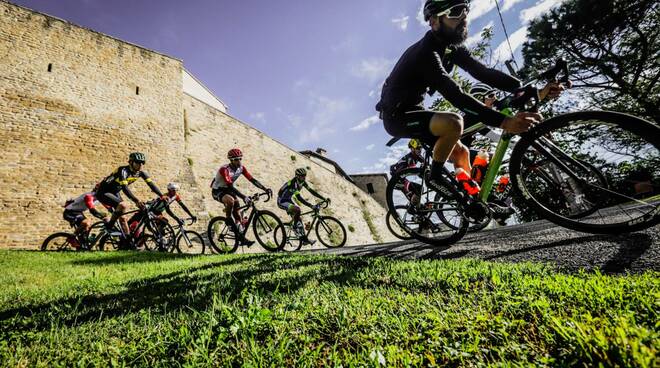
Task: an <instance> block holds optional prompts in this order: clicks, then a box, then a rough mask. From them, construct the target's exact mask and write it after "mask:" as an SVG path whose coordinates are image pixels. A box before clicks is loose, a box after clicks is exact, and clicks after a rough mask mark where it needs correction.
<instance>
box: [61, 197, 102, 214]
mask: <svg viewBox="0 0 660 368" xmlns="http://www.w3.org/2000/svg"><path fill="white" fill-rule="evenodd" d="M97 204H99V202H98V201H97V200H96V198H95V197H94V192H88V193H85V194H82V195H80V196H78V197H76V198H74V199H72V200H69V201H67V202H66V205H65V206H64V209H65V210H67V211H74V212H83V211H87V210H91V209H94V206H95V205H97Z"/></svg>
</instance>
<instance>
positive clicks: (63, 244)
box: [41, 233, 77, 252]
mask: <svg viewBox="0 0 660 368" xmlns="http://www.w3.org/2000/svg"><path fill="white" fill-rule="evenodd" d="M76 243H77V240H76V237H75V235H73V234H70V233H55V234H52V235H51V236H49V237H47V238H46V240H44V242H43V243H42V244H41V250H43V251H60V252H61V251H65V250H73V249H74V246H73V244H76Z"/></svg>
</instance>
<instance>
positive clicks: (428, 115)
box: [376, 0, 563, 194]
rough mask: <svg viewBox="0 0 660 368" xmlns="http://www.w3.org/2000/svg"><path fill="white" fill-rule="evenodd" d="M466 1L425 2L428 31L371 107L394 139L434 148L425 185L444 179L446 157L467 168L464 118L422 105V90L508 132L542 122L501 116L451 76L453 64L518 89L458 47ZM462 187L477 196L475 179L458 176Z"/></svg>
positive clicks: (524, 115) (551, 89)
mask: <svg viewBox="0 0 660 368" xmlns="http://www.w3.org/2000/svg"><path fill="white" fill-rule="evenodd" d="M469 11H470V9H469V2H468V1H466V0H426V1H425V3H424V8H423V12H424V19H425V21H427V22H429V26H430V27H431V30H429V31H428V32H427V33H426V35H425V36H424V37H423V38H422V39H421V40H420V41H418V42H417V43H415V44H414V45H412V46H411V47H410V48H408V49H407V50H406V51H405V52H404V54H403V55H402V57H401V59H400V60H399V61H398V62H397V64H396V65H395V66H394V69H393V70H392V73H391V74H390V76H389V77H388V78H387V80H386V81H385V84H384V85H383V89H382V93H381V99H380V101H379V102H378V104H377V105H376V110H378V111H379V112H380V117H381V119H382V120H383V124H384V127H385V130H386V131H387V132H388V133H389V134H390V135H392V136H394V137H409V138H418V139H420V140H422V141H423V142H425V143H427V144H429V145H431V146H432V147H433V156H432V157H433V160H432V161H433V162H432V164H431V178H430V180H429V184H430V185H431V186H434V187H437V184H436V183H437V182H439V181H443V178H442V175H441V173H442V167H443V165H444V163H445V161H446V160H447V159H449V160H450V161H451V162H452V163H453V164H454V166H456V167H457V168H461V169H463V170H465V172H466V173H469V172H470V169H471V168H470V161H469V151H468V149H467V147H465V145H463V144H462V143H460V142H459V138H460V136H461V133H462V131H463V118H462V117H461V116H460V115H458V114H455V113H452V112H436V111H427V110H425V109H424V106H423V101H424V93H427V92H428V93H429V95H432V94H433V93H435V92H436V91H437V92H440V93H441V94H442V95H443V97H444V98H446V99H447V100H448V101H449V102H450V103H451V104H452V105H454V106H455V107H457V108H458V109H459V110H461V111H463V112H464V113H465V114H466V115H467V116H471V117H475V118H476V119H478V121H482V122H484V123H485V124H487V125H489V126H495V127H500V128H503V129H504V130H505V131H507V132H510V133H522V132H526V131H527V130H529V129H530V128H531V127H532V126H533V125H535V124H536V123H538V122H539V121H540V120H541V115H539V114H536V113H529V112H521V113H518V114H516V115H515V116H511V117H509V116H506V115H504V114H502V113H500V112H498V111H496V110H493V109H490V108H488V107H487V106H485V105H484V104H483V103H481V102H479V101H478V100H476V99H474V98H473V97H471V96H470V95H468V94H465V93H463V91H462V90H461V89H460V87H459V86H458V85H457V84H456V83H455V82H454V80H453V79H452V78H451V75H450V72H451V71H452V69H453V67H454V66H459V67H461V68H463V69H464V70H465V71H467V72H468V73H469V74H471V75H472V76H473V77H475V78H476V79H478V80H480V81H482V82H485V83H487V84H488V85H491V86H494V87H497V88H498V89H501V90H505V91H509V92H514V91H516V90H517V89H519V88H520V87H521V83H520V81H519V80H518V79H516V78H514V77H512V76H509V75H507V74H505V73H502V72H500V71H499V70H496V69H492V68H488V67H486V66H485V65H483V64H482V63H481V62H479V61H478V60H476V59H474V58H473V57H472V56H471V55H470V52H469V51H468V49H467V48H466V47H465V46H464V45H463V42H464V41H465V40H466V38H467V21H466V17H467V14H468V12H469ZM561 89H563V87H562V86H561V85H559V84H558V83H554V84H553V85H552V86H551V85H550V84H548V86H546V88H544V93H542V97H545V96H546V95H552V94H553V93H554V94H555V95H558V94H559V92H560V91H561ZM462 182H463V188H464V189H466V191H468V192H469V193H473V194H476V193H478V190H476V192H475V190H474V189H475V187H474V186H475V185H476V183H474V182H470V181H469V178H468V180H462Z"/></svg>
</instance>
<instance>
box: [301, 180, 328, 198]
mask: <svg viewBox="0 0 660 368" xmlns="http://www.w3.org/2000/svg"><path fill="white" fill-rule="evenodd" d="M303 185H304V186H305V188H307V190H309V192H310V193H312V195H314V197H316V198H318V199H320V200H322V201H325V197H324V196H322V195H320V194H319V193H318V192H317V191H315V190H314V189H312V187H310V186H309V185H308V184H307V182H305V184H303Z"/></svg>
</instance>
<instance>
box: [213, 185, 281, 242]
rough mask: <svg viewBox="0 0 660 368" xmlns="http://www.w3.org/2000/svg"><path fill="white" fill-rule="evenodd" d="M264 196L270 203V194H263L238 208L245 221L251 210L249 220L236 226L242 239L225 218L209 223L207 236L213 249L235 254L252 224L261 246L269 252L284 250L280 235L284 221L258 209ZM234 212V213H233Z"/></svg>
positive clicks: (218, 217)
mask: <svg viewBox="0 0 660 368" xmlns="http://www.w3.org/2000/svg"><path fill="white" fill-rule="evenodd" d="M263 196H266V197H267V198H266V200H265V201H264V202H268V201H269V200H270V198H271V194H270V192H263V193H258V194H255V195H253V196H251V197H249V198H250V199H251V200H250V201H248V203H247V204H245V205H243V206H241V207H239V208H238V211H239V214H240V218H241V219H244V218H245V217H244V214H245V212H246V211H247V210H250V214H249V216H248V217H247V220H245V222H244V223H243V222H242V221H236V226H237V227H238V230H239V232H240V235H241V236H240V237H237V236H236V234H234V232H233V231H232V230H231V229H230V227H229V226H228V225H227V223H226V218H225V217H224V216H216V217H214V218H212V219H211V221H209V225H208V229H207V235H208V238H209V240H210V244H211V248H213V250H215V251H216V252H218V253H233V252H235V251H236V250H237V249H238V246H239V238H245V234H246V233H247V231H248V229H249V227H250V223H252V230H253V232H254V235H255V238H256V240H257V242H259V244H260V245H261V246H262V247H263V248H264V249H266V250H267V251H269V252H276V251H279V250H281V249H282V247H283V246H284V243H283V242H282V239H283V237H284V236H283V234H282V235H279V240H278V235H277V233H278V232H283V230H282V229H283V228H284V227H283V225H282V221H281V220H280V219H279V218H278V217H277V215H275V214H274V213H273V212H271V211H267V210H259V209H257V207H256V202H257V201H259V199H260V198H261V197H263ZM232 212H233V211H232Z"/></svg>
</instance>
